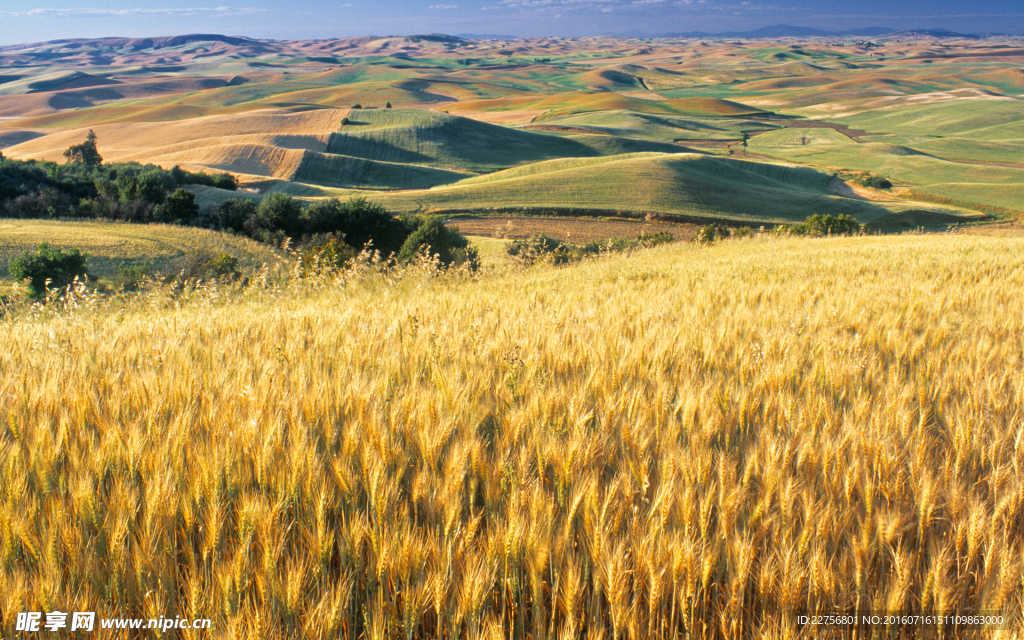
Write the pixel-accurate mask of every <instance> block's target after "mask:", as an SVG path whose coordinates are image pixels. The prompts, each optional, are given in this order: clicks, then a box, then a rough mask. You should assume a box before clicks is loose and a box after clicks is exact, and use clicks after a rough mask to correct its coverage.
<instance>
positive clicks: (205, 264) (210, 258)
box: [182, 251, 241, 279]
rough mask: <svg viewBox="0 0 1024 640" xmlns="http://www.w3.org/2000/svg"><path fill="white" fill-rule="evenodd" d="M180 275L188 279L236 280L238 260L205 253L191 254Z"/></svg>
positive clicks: (224, 255) (224, 254)
mask: <svg viewBox="0 0 1024 640" xmlns="http://www.w3.org/2000/svg"><path fill="white" fill-rule="evenodd" d="M182 275H183V276H184V277H185V278H186V279H190V278H200V279H208V278H237V277H238V276H239V275H241V274H240V273H239V272H238V258H236V257H234V256H232V255H228V254H226V253H221V254H218V255H213V254H211V253H209V252H206V251H200V252H198V253H194V254H192V255H191V256H190V257H189V258H188V261H187V262H186V263H185V268H184V269H182Z"/></svg>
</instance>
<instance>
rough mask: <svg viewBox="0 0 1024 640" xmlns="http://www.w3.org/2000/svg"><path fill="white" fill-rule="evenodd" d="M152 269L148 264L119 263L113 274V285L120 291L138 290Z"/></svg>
mask: <svg viewBox="0 0 1024 640" xmlns="http://www.w3.org/2000/svg"><path fill="white" fill-rule="evenodd" d="M152 273H153V269H152V268H151V267H150V266H149V265H148V264H146V265H142V264H133V265H128V264H125V263H123V262H122V263H121V264H119V265H117V275H116V276H114V282H113V284H114V286H115V287H116V288H118V289H120V290H121V291H138V290H139V288H141V286H142V283H143V282H145V281H146V278H147V277H149V276H151V275H152Z"/></svg>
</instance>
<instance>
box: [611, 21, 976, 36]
mask: <svg viewBox="0 0 1024 640" xmlns="http://www.w3.org/2000/svg"><path fill="white" fill-rule="evenodd" d="M608 35H614V36H617V37H620V38H645V37H646V38H741V39H744V40H756V39H758V38H841V37H855V36H861V37H871V38H877V37H880V36H885V37H887V38H892V37H908V38H911V37H931V38H972V39H976V38H978V37H979V36H977V35H973V34H964V33H956V32H954V31H948V30H946V29H911V30H904V31H897V30H896V29H890V28H889V27H859V28H857V29H848V30H846V31H826V30H823V29H813V28H811V27H796V26H793V25H788V24H777V25H773V26H770V27H762V28H760V29H754V30H753V31H725V32H722V33H708V32H706V31H686V32H678V33H664V34H658V35H653V36H652V35H650V34H641V33H640V32H637V31H630V32H626V33H615V34H608Z"/></svg>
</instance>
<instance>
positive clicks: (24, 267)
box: [7, 242, 89, 298]
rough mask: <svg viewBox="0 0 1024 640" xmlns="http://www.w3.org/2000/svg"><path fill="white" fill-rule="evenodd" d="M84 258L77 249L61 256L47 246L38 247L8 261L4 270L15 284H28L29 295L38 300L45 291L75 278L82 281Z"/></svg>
mask: <svg viewBox="0 0 1024 640" xmlns="http://www.w3.org/2000/svg"><path fill="white" fill-rule="evenodd" d="M88 257H89V256H88V254H85V253H81V252H80V251H79V250H78V249H71V250H70V251H69V252H67V253H65V252H64V251H63V250H62V249H55V248H53V247H51V246H50V245H49V244H47V243H45V242H44V243H42V244H41V245H39V247H38V248H37V250H36V252H35V253H31V252H29V253H25V254H23V255H21V256H19V257H17V258H14V259H13V260H11V262H10V264H9V265H8V267H7V270H8V271H9V272H10V273H11V275H12V276H14V277H15V278H17V279H18V280H28V281H29V282H28V288H29V295H31V296H33V297H36V298H38V297H41V296H43V295H45V294H46V290H47V288H50V289H62V288H64V287H66V286H68V285H70V284H71V283H72V282H74V280H75V278H76V277H77V278H85V277H86V276H87V275H88V273H87V272H86V268H85V263H86V260H87V259H88Z"/></svg>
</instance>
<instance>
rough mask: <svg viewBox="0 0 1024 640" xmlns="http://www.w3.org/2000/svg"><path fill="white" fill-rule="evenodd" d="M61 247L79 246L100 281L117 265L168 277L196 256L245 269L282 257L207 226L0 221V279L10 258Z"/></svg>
mask: <svg viewBox="0 0 1024 640" xmlns="http://www.w3.org/2000/svg"><path fill="white" fill-rule="evenodd" d="M43 242H46V243H49V244H50V245H51V246H53V247H56V248H61V249H72V248H78V249H80V250H81V251H83V252H85V253H87V254H89V261H88V265H89V273H90V274H91V275H94V276H98V277H99V278H100V281H101V282H103V281H104V280H109V279H111V278H113V277H114V276H116V275H117V273H118V268H119V267H121V266H124V267H126V268H127V267H139V268H142V269H144V270H145V271H147V272H160V273H163V274H164V275H172V274H174V273H176V272H178V271H181V270H182V269H184V268H185V267H186V265H187V263H188V261H189V260H190V259H191V258H193V257H195V256H198V255H208V256H215V255H219V254H222V253H226V254H228V255H230V256H232V257H233V258H236V259H237V260H238V264H239V267H240V268H241V269H243V270H245V271H247V272H251V271H256V270H258V269H260V268H261V267H262V266H263V265H267V267H268V268H274V267H278V266H280V265H282V264H283V263H284V261H285V259H286V256H285V255H284V254H282V253H281V252H279V251H276V250H274V248H273V247H269V246H267V245H265V244H260V243H258V242H254V241H252V240H248V239H244V238H238V237H234V236H230V235H227V234H223V233H216V232H214V231H207V230H205V229H190V228H183V227H175V226H170V225H153V224H150V225H141V224H119V223H111V222H56V221H45V220H9V219H8V220H0V282H3V281H5V280H7V281H10V277H11V276H10V274H9V273H8V272H7V265H8V263H9V262H10V260H11V259H12V258H16V257H18V256H20V255H22V254H23V253H26V252H30V251H34V250H35V249H36V247H37V246H38V245H39V244H40V243H43Z"/></svg>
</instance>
